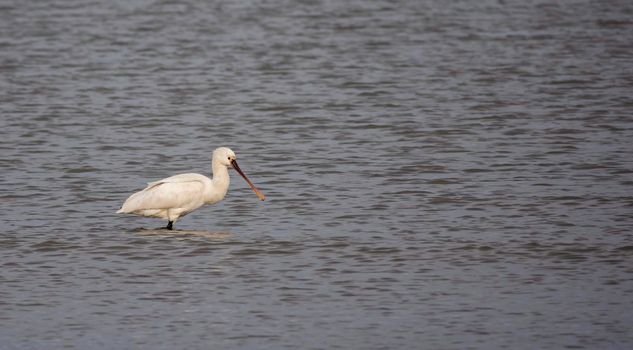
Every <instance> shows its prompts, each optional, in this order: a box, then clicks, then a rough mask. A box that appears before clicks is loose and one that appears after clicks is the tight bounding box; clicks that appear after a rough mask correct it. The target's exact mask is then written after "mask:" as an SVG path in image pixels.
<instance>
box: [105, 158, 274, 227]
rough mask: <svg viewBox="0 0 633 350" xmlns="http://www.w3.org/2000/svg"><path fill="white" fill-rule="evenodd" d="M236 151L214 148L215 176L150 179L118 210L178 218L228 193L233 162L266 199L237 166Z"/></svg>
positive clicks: (172, 219)
mask: <svg viewBox="0 0 633 350" xmlns="http://www.w3.org/2000/svg"><path fill="white" fill-rule="evenodd" d="M235 159H236V157H235V153H234V152H233V151H232V150H230V149H229V148H226V147H220V148H218V149H216V150H215V151H213V160H212V170H213V179H210V178H208V177H206V176H204V175H200V174H194V173H188V174H180V175H174V176H171V177H168V178H165V179H162V180H159V181H154V182H150V183H148V184H147V187H146V188H145V189H143V190H142V191H139V192H136V193H134V194H133V195H131V196H130V197H129V198H128V199H127V200H126V201H125V203H123V206H121V209H119V210H118V211H117V213H127V214H136V215H141V216H147V217H155V218H162V219H165V220H168V221H170V224H169V225H168V228H171V223H172V222H176V221H177V220H178V219H180V218H181V217H183V216H185V215H187V214H189V213H191V212H192V211H194V210H196V209H198V208H200V207H201V206H203V205H205V204H214V203H217V202H219V201H221V200H222V199H224V197H225V196H226V193H227V191H228V189H229V184H230V179H229V173H228V169H229V168H231V167H232V166H235V167H236V170H238V172H240V175H242V176H243V177H244V179H245V180H246V181H247V182H248V183H249V185H250V186H251V187H252V188H253V190H254V191H255V193H257V195H258V196H259V197H260V199H262V200H263V199H264V197H263V194H261V193H260V192H259V190H257V189H256V188H255V187H254V186H253V185H252V184H251V183H250V181H249V180H248V179H247V178H246V176H245V175H243V173H242V172H241V170H239V167H237V163H236V161H235Z"/></svg>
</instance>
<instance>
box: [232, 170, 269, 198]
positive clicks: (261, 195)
mask: <svg viewBox="0 0 633 350" xmlns="http://www.w3.org/2000/svg"><path fill="white" fill-rule="evenodd" d="M231 165H232V166H233V168H234V169H235V170H237V172H238V173H239V174H240V175H242V177H243V178H244V180H246V182H247V183H248V185H249V186H251V188H252V189H253V191H255V194H256V195H257V197H259V199H261V200H265V199H266V196H264V194H263V193H262V191H260V190H258V189H257V187H255V185H253V183H252V182H251V180H249V179H248V177H246V174H244V172H243V171H242V169H240V167H239V166H237V162H236V161H235V160H233V161H231Z"/></svg>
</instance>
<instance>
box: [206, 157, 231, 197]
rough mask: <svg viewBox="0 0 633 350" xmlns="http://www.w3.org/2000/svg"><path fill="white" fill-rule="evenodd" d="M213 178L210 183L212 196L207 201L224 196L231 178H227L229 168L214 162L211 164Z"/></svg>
mask: <svg viewBox="0 0 633 350" xmlns="http://www.w3.org/2000/svg"><path fill="white" fill-rule="evenodd" d="M212 170H213V179H212V180H211V185H212V187H213V191H212V197H213V198H209V201H208V202H214V201H219V200H222V199H223V198H224V196H225V195H226V192H227V191H228V190H229V185H230V183H231V180H230V178H229V169H228V168H227V167H226V166H224V165H222V164H216V163H214V164H213V165H212Z"/></svg>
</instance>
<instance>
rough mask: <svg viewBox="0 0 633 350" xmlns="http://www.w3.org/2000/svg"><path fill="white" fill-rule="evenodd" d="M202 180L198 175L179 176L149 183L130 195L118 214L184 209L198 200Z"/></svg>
mask: <svg viewBox="0 0 633 350" xmlns="http://www.w3.org/2000/svg"><path fill="white" fill-rule="evenodd" d="M203 178H204V176H202V175H199V174H181V175H175V176H172V177H168V178H166V179H162V180H159V181H154V182H150V183H148V184H147V187H146V188H145V189H144V190H142V191H139V192H136V193H134V194H133V195H131V196H130V197H129V198H128V199H127V200H126V201H125V203H123V206H122V207H121V210H119V212H122V213H131V212H134V211H137V210H142V209H168V208H182V207H186V206H187V205H188V204H190V203H192V202H198V201H199V200H200V197H201V196H202V193H203V190H204V180H203Z"/></svg>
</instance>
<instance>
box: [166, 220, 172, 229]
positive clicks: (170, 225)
mask: <svg viewBox="0 0 633 350" xmlns="http://www.w3.org/2000/svg"><path fill="white" fill-rule="evenodd" d="M173 225H174V222H173V221H170V222H169V223H168V224H167V227H165V228H166V229H168V230H173V229H174V227H173Z"/></svg>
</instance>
